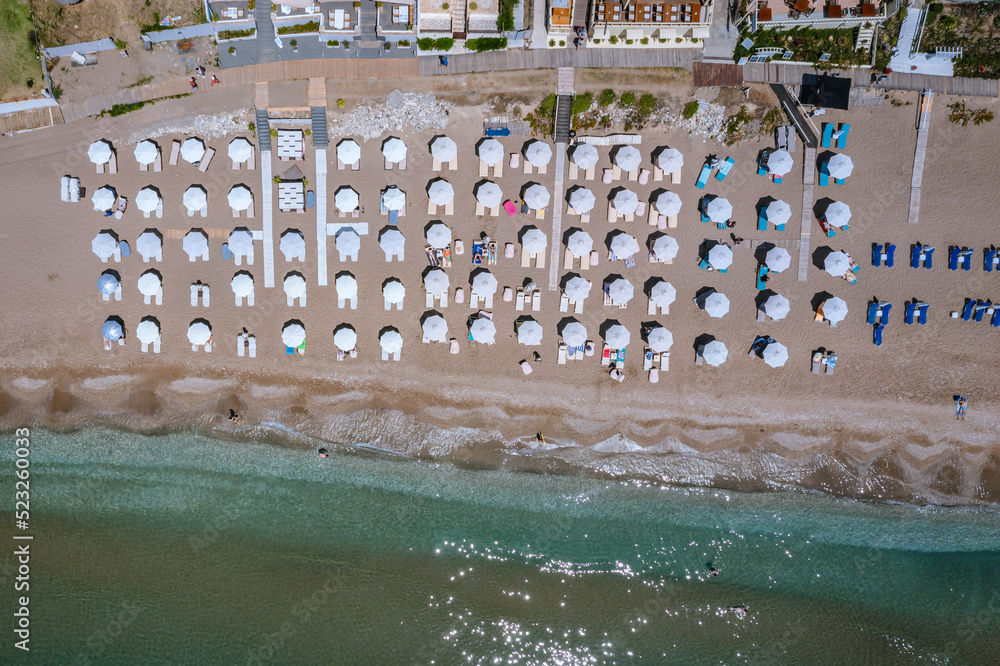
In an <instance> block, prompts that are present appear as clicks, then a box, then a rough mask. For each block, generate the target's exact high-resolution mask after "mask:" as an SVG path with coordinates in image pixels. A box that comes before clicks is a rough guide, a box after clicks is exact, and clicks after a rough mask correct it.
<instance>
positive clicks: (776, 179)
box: [771, 174, 781, 185]
mask: <svg viewBox="0 0 1000 666" xmlns="http://www.w3.org/2000/svg"><path fill="white" fill-rule="evenodd" d="M771 180H773V181H774V183H775V185H781V176H779V175H778V174H774V175H773V176H771Z"/></svg>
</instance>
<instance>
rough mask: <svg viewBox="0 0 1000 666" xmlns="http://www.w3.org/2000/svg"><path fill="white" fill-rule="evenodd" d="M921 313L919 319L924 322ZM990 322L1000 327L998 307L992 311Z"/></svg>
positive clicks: (995, 326) (999, 310) (994, 326)
mask: <svg viewBox="0 0 1000 666" xmlns="http://www.w3.org/2000/svg"><path fill="white" fill-rule="evenodd" d="M923 313H924V312H923V311H922V312H921V313H920V314H921V320H920V323H921V324H923V323H924V320H923ZM990 323H991V324H993V328H997V327H1000V309H998V310H996V311H995V312H994V313H993V320H992V321H991V322H990Z"/></svg>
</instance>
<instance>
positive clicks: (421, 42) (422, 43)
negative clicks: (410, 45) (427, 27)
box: [417, 37, 434, 51]
mask: <svg viewBox="0 0 1000 666" xmlns="http://www.w3.org/2000/svg"><path fill="white" fill-rule="evenodd" d="M417 48H418V49H420V50H421V51H430V50H431V49H432V48H434V40H433V39H431V38H430V37H421V38H420V39H418V40H417Z"/></svg>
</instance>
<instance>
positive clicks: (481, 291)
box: [472, 270, 498, 298]
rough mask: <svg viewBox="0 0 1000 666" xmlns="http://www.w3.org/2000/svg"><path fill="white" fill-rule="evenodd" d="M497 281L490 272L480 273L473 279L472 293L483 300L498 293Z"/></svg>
mask: <svg viewBox="0 0 1000 666" xmlns="http://www.w3.org/2000/svg"><path fill="white" fill-rule="evenodd" d="M497 285H498V282H497V279H496V278H495V277H493V273H490V272H489V271H486V270H484V271H480V272H479V273H477V274H476V277H474V278H472V293H474V294H476V295H477V296H479V297H481V298H486V297H487V296H492V295H493V294H495V293H497Z"/></svg>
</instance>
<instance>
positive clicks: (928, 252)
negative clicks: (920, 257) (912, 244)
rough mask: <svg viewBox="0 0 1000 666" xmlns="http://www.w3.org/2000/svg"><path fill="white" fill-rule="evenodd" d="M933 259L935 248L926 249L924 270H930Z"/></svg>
mask: <svg viewBox="0 0 1000 666" xmlns="http://www.w3.org/2000/svg"><path fill="white" fill-rule="evenodd" d="M933 259H934V248H932V247H928V248H924V268H930V267H931V262H932V260H933Z"/></svg>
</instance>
